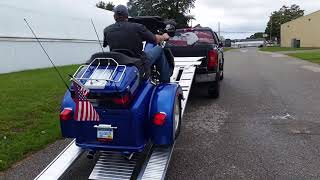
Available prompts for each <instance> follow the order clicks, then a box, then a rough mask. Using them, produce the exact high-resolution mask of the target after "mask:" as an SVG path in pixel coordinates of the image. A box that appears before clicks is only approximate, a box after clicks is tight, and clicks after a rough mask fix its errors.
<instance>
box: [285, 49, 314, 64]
mask: <svg viewBox="0 0 320 180" xmlns="http://www.w3.org/2000/svg"><path fill="white" fill-rule="evenodd" d="M287 55H289V56H292V57H296V58H299V59H303V60H307V61H310V62H313V63H318V64H320V51H317V52H304V53H290V54H287Z"/></svg>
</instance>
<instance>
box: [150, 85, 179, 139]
mask: <svg viewBox="0 0 320 180" xmlns="http://www.w3.org/2000/svg"><path fill="white" fill-rule="evenodd" d="M176 96H179V98H183V91H182V89H181V87H180V86H179V85H178V84H176V83H172V84H161V85H158V86H157V87H156V88H155V90H154V91H153V94H152V97H151V101H150V107H149V124H150V128H149V130H150V131H149V133H150V138H151V141H152V142H153V143H154V144H155V145H171V144H173V143H174V134H173V120H174V103H175V102H174V101H175V97H176ZM159 112H164V113H166V121H165V124H164V125H162V126H157V125H155V124H153V118H154V115H155V114H156V113H159Z"/></svg>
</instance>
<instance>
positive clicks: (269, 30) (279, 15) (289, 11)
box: [265, 4, 304, 40]
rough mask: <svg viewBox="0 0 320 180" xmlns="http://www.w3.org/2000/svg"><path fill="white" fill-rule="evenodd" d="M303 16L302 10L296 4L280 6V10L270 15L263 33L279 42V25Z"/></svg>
mask: <svg viewBox="0 0 320 180" xmlns="http://www.w3.org/2000/svg"><path fill="white" fill-rule="evenodd" d="M303 15H304V10H301V9H300V6H298V5H296V4H293V5H291V7H288V6H282V7H281V8H280V10H278V11H274V12H272V13H271V16H270V19H269V21H268V23H267V27H266V30H265V33H266V34H268V35H269V36H270V34H271V36H272V38H275V37H276V38H277V39H278V40H279V39H280V31H281V25H282V24H284V23H286V22H289V21H292V20H294V19H297V18H299V17H301V16H303Z"/></svg>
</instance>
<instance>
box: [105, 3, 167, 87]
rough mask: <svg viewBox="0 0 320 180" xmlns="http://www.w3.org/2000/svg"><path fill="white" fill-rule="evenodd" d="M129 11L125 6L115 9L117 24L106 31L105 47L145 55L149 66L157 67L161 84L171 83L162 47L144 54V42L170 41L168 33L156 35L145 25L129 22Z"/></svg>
mask: <svg viewBox="0 0 320 180" xmlns="http://www.w3.org/2000/svg"><path fill="white" fill-rule="evenodd" d="M128 16H129V13H128V9H127V7H126V6H124V5H118V6H117V7H115V9H114V16H113V17H114V19H115V21H116V23H115V24H112V25H110V26H108V27H106V28H105V29H104V40H103V47H106V46H107V45H109V47H110V50H111V51H112V50H113V49H127V50H130V51H132V52H133V53H134V56H135V57H141V56H142V55H143V53H145V55H146V57H147V60H148V62H149V63H148V65H149V67H151V66H152V65H156V66H157V69H158V71H159V72H160V81H161V82H164V83H166V82H170V76H171V70H170V68H169V64H168V61H167V59H166V56H165V54H164V51H163V49H162V48H161V46H155V47H153V48H152V49H150V50H147V51H146V52H143V43H142V42H143V41H146V42H149V43H154V44H158V43H160V42H162V41H165V40H168V39H169V38H170V37H169V35H168V34H167V33H164V34H163V35H155V34H153V33H152V32H150V31H149V30H148V29H147V28H146V27H145V26H144V25H142V24H138V23H132V22H128Z"/></svg>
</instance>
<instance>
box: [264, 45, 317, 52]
mask: <svg viewBox="0 0 320 180" xmlns="http://www.w3.org/2000/svg"><path fill="white" fill-rule="evenodd" d="M259 49H260V51H268V52H280V51H297V50H313V49H319V48H312V47H306V48H290V47H279V46H275V47H262V48H259Z"/></svg>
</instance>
